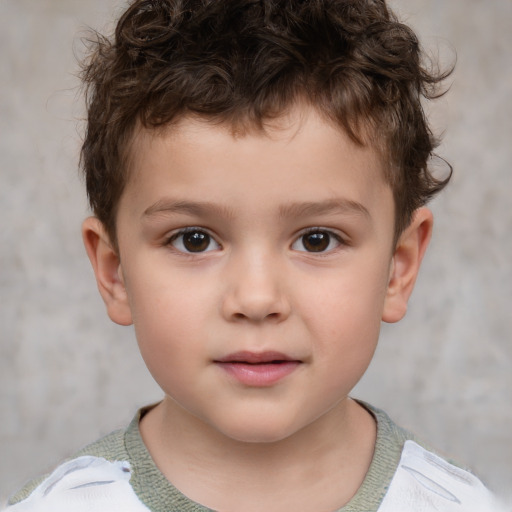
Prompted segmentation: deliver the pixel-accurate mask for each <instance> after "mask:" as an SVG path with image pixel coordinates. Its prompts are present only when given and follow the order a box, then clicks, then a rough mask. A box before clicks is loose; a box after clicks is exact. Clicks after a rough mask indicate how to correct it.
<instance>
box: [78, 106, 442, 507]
mask: <svg viewBox="0 0 512 512" xmlns="http://www.w3.org/2000/svg"><path fill="white" fill-rule="evenodd" d="M130 171H131V174H130V179H129V181H128V184H127V187H126V190H125V191H124V193H123V196H122V198H121V201H120V205H119V212H118V218H117V233H118V247H119V252H116V250H115V249H114V248H113V247H114V246H113V244H112V243H111V241H110V240H109V238H108V236H107V235H106V232H105V230H104V229H103V226H102V225H101V223H100V222H99V221H98V220H97V219H95V218H89V219H87V220H86V221H85V222H84V226H83V235H84V241H85V246H86V249H87V252H88V254H89V257H90V259H91V262H92V265H93V268H94V270H95V273H96V278H97V282H98V287H99V290H100V293H101V294H102V297H103V299H104V301H105V303H106V306H107V311H108V314H109V316H110V318H111V319H112V320H113V321H114V322H116V323H119V324H122V325H129V324H132V323H133V324H134V326H135V331H136V335H137V340H138V343H139V347H140V350H141V353H142V356H143V358H144V360H145V362H146V364H147V366H148V368H149V370H150V372H151V373H152V375H153V377H154V378H155V380H156V381H157V383H158V384H159V385H160V387H161V388H162V390H163V391H164V393H165V397H164V399H163V401H162V402H161V403H160V404H159V405H158V406H157V407H156V408H154V409H152V410H151V411H150V412H149V413H148V414H147V415H146V416H145V417H144V419H143V420H142V422H141V433H142V436H143V439H144V442H145V443H146V445H147V447H148V449H149V451H150V453H151V455H152V457H153V458H154V460H155V462H156V464H157V465H158V467H159V468H160V470H161V471H162V472H163V474H164V475H165V476H166V477H167V478H168V479H169V480H170V481H171V482H172V483H173V484H174V485H175V486H176V487H178V489H180V490H181V491H182V492H183V493H184V494H186V495H188V496H189V497H191V498H192V499H194V500H195V501H198V502H200V503H202V504H204V505H206V506H208V507H211V508H214V509H220V510H223V511H235V510H245V511H251V510H266V511H270V512H272V511H281V510H290V509H292V510H315V511H330V510H335V509H337V508H339V507H341V506H342V505H344V504H345V503H347V502H348V501H349V500H350V498H351V497H352V496H353V495H354V494H355V492H356V491H357V489H358V488H359V486H360V485H361V483H362V481H363V479H364V476H365V474H366V472H367V470H368V467H369V465H370V462H371V458H372V454H373V449H374V445H375V435H376V426H375V422H374V420H373V418H372V416H370V414H369V413H368V412H367V411H366V410H364V409H363V408H362V407H361V406H359V405H358V404H357V403H356V402H354V401H352V400H351V399H350V398H348V395H349V393H350V391H351V390H352V388H353V387H354V386H355V384H356V383H357V382H358V380H359V379H360V378H361V376H362V375H363V374H364V372H365V371H366V369H367V367H368V365H369V363H370V361H371V359H372V356H373V353H374V350H375V348H376V344H377V340H378V335H379V329H380V324H381V321H386V322H396V321H398V320H400V319H401V318H402V317H403V315H404V314H405V312H406V308H407V301H408V298H409V296H410V293H411V291H412V288H413V286H414V282H415V279H416V276H417V273H418V269H419V266H420V262H421V259H422V256H423V253H424V251H425V249H426V247H427V245H428V241H429V238H430V234H431V230H432V214H431V213H430V211H429V210H427V209H424V208H422V209H419V210H418V211H417V212H416V213H415V215H414V218H413V220H412V222H411V224H410V225H409V227H408V228H407V229H406V231H405V232H404V233H403V234H402V236H401V237H400V239H399V241H398V243H397V245H396V246H394V245H393V227H394V214H395V213H394V204H393V197H392V191H391V189H390V187H389V186H388V185H387V184H386V183H385V181H384V178H383V176H384V172H383V169H382V163H381V159H380V158H379V155H378V154H377V152H376V151H375V150H374V149H373V148H371V147H361V146H357V145H356V144H355V143H354V142H352V141H351V140H350V139H349V137H348V136H347V135H346V134H345V133H344V132H342V131H340V130H339V129H338V128H336V127H334V126H333V125H331V124H330V123H328V122H326V121H325V120H324V119H323V118H322V117H320V115H318V114H317V113H316V111H315V110H313V109H311V108H308V107H305V106H302V105H297V106H295V107H294V108H293V109H291V110H290V112H288V113H287V114H286V115H285V116H282V117H281V118H280V119H279V120H277V121H274V122H273V123H272V124H269V125H268V126H267V127H266V130H265V131H264V132H263V131H255V130H254V131H248V132H247V133H245V134H243V135H236V134H234V133H233V132H232V130H230V128H229V127H228V126H224V125H213V124H209V123H207V122H206V121H205V120H201V119H197V118H196V119H193V118H184V119H182V120H180V121H179V122H178V123H177V124H176V125H174V126H172V127H169V128H168V129H166V130H165V131H163V132H159V133H155V132H149V131H146V130H142V129H141V130H140V131H139V132H138V134H137V136H136V137H135V140H134V142H133V151H132V165H131V170H130ZM184 229H187V230H188V234H186V235H183V230H184ZM191 230H192V233H190V231H191ZM194 237H195V238H199V239H200V240H202V242H201V243H199V245H197V246H194V245H193V241H194ZM320 238H321V239H323V241H322V240H321V241H320V242H319V239H320ZM315 243H316V244H317V245H316V246H315ZM322 244H324V245H322ZM191 247H193V249H194V251H196V248H197V247H199V248H200V250H199V251H198V252H190V248H191ZM315 248H316V250H315ZM318 248H320V250H318ZM239 351H246V352H249V353H250V354H262V353H265V352H268V351H273V352H276V351H277V352H279V353H280V354H284V355H285V356H286V357H287V358H288V359H290V360H292V361H293V362H294V367H293V369H292V370H291V372H290V373H288V374H286V375H285V376H284V377H283V378H279V379H278V380H277V381H276V382H271V383H270V384H268V383H267V384H265V385H259V384H258V385H253V384H251V383H249V384H247V382H242V381H240V379H237V378H236V376H233V374H232V373H230V372H229V371H227V370H226V368H225V366H224V365H223V364H221V363H219V361H222V360H224V359H225V358H228V359H229V357H230V354H233V353H236V352H239Z"/></svg>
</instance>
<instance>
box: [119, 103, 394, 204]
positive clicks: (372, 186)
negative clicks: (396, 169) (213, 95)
mask: <svg viewBox="0 0 512 512" xmlns="http://www.w3.org/2000/svg"><path fill="white" fill-rule="evenodd" d="M242 128H243V129H242ZM129 162H130V165H129V167H130V171H129V179H128V183H127V186H126V189H125V192H124V194H123V197H122V198H121V203H120V205H119V206H120V208H123V207H124V206H123V204H124V205H126V203H127V201H126V198H127V197H128V198H129V199H130V205H131V206H130V207H131V208H133V207H136V208H137V209H139V210H140V209H141V208H144V209H147V208H148V207H150V206H151V204H148V203H151V202H153V203H155V202H158V201H159V200H165V197H164V196H173V197H178V196H182V197H183V198H184V199H186V200H189V199H190V200H193V201H205V200H210V201H215V202H218V203H221V202H225V203H227V202H229V203H230V204H231V205H236V204H238V205H239V206H240V208H241V209H244V210H248V209H250V206H251V205H252V207H253V210H254V211H255V210H256V204H258V202H260V203H261V201H264V202H265V204H266V205H269V206H270V205H272V206H275V208H276V209H281V210H282V209H283V208H286V204H285V203H290V202H293V201H297V202H303V203H313V202H315V201H324V202H325V201H332V200H333V199H334V200H336V199H337V197H343V199H344V200H347V201H349V202H350V201H352V202H353V203H360V204H363V203H368V205H369V207H368V208H369V209H371V207H372V205H373V204H374V203H375V204H377V203H378V201H376V197H374V196H377V195H379V194H381V193H382V192H384V194H385V195H389V193H390V191H389V187H388V186H387V185H386V183H385V180H384V172H383V170H382V167H383V166H382V159H381V158H380V154H379V152H378V151H376V150H375V149H374V148H373V147H371V146H369V145H361V144H357V143H355V142H354V141H353V140H352V139H351V138H350V137H349V136H348V135H347V134H346V133H345V132H344V131H343V130H342V129H341V128H339V127H337V126H335V125H334V124H333V123H331V122H329V121H327V120H326V119H325V117H323V116H321V115H320V114H319V113H318V112H317V111H316V110H314V109H312V108H307V107H295V108H294V109H291V110H290V111H288V112H286V113H285V114H283V115H282V116H279V117H277V118H275V119H272V120H269V121H266V122H265V123H264V124H263V125H262V126H261V127H258V126H244V127H241V126H234V125H233V124H232V123H226V122H216V121H214V120H211V119H204V118H200V117H192V116H187V117H183V118H181V119H179V120H177V121H176V122H175V123H173V124H172V125H169V126H166V127H164V128H161V129H158V130H155V129H153V130H149V129H145V128H142V127H139V128H138V129H137V131H136V134H135V136H134V139H133V141H132V145H131V148H130V159H129ZM365 208H366V207H365Z"/></svg>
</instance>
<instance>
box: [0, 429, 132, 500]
mask: <svg viewBox="0 0 512 512" xmlns="http://www.w3.org/2000/svg"><path fill="white" fill-rule="evenodd" d="M124 433H125V431H124V430H116V431H114V432H111V433H110V434H108V435H106V436H104V437H102V438H100V439H98V440H97V441H95V442H93V443H91V444H89V445H88V446H86V447H85V448H83V449H81V450H80V451H79V452H78V453H76V454H75V455H74V456H73V457H72V458H70V459H68V460H66V461H64V462H63V463H62V464H61V465H60V466H59V467H58V468H57V469H56V470H55V471H53V472H52V473H51V474H47V475H44V476H42V477H39V478H36V479H34V480H31V481H30V482H28V483H27V484H26V485H25V486H24V487H23V488H22V489H20V490H19V491H18V492H17V493H16V494H14V495H13V496H12V497H11V498H10V500H9V505H15V504H17V503H19V502H21V501H24V500H26V499H27V498H28V497H29V496H31V495H32V494H33V493H34V492H35V491H36V489H40V490H41V489H42V487H41V486H42V485H43V484H44V483H45V482H46V493H47V494H49V491H48V482H50V483H51V482H52V481H53V482H56V481H57V480H58V479H59V475H61V474H62V472H63V470H66V471H68V470H69V474H70V475H71V474H73V473H74V476H77V475H78V474H80V475H81V476H83V475H84V473H83V470H84V469H85V468H86V467H89V469H90V470H94V471H93V473H95V472H96V470H98V469H100V470H101V467H102V466H101V464H99V463H97V462H101V461H105V463H107V462H110V463H112V462H115V461H128V455H127V453H126V449H125V447H124ZM94 459H98V460H97V461H96V463H95V462H93V460H94ZM75 461H78V462H75ZM105 468H106V466H103V469H105ZM113 468H114V466H113V467H112V469H113ZM119 469H120V467H119ZM76 471H78V473H76ZM52 477H53V478H52ZM55 487H57V486H55ZM7 510H11V508H8V509H7ZM15 510H17V509H15ZM20 510H21V509H20Z"/></svg>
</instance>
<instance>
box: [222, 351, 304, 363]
mask: <svg viewBox="0 0 512 512" xmlns="http://www.w3.org/2000/svg"><path fill="white" fill-rule="evenodd" d="M283 361H298V360H297V359H295V358H293V357H290V356H288V355H286V354H283V353H282V352H276V351H273V350H272V351H265V352H250V351H247V350H242V351H239V352H233V353H232V354H229V355H227V356H225V357H222V358H220V359H216V360H215V362H217V363H248V364H263V363H276V362H283Z"/></svg>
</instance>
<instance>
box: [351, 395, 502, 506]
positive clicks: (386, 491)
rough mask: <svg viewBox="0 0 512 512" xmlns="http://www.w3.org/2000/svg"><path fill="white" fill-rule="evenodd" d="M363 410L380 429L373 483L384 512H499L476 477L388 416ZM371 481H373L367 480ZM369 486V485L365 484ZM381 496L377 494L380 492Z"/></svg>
mask: <svg viewBox="0 0 512 512" xmlns="http://www.w3.org/2000/svg"><path fill="white" fill-rule="evenodd" d="M360 404H361V405H362V406H363V407H365V408H366V409H367V410H368V411H370V412H371V413H372V414H373V415H374V417H375V419H376V421H377V424H378V431H377V443H376V446H375V453H374V460H373V462H372V466H371V467H370V471H369V474H368V475H367V477H369V476H370V474H372V476H373V478H372V480H371V482H366V483H371V484H372V486H371V489H367V491H368V494H371V493H376V495H377V496H379V499H378V501H379V504H378V506H377V507H375V508H374V510H378V512H410V511H411V510H414V511H415V512H433V511H436V510H442V511H443V512H452V511H453V512H491V511H492V512H499V511H501V510H503V509H502V508H500V507H499V505H498V504H497V503H496V501H495V497H494V495H493V494H492V493H491V492H490V491H489V490H488V489H487V488H486V487H485V486H484V484H483V483H482V482H481V481H480V480H479V479H478V478H477V477H476V476H474V475H473V474H472V473H470V472H469V471H467V470H465V469H463V468H462V467H459V466H457V465H456V464H455V463H454V462H453V461H448V460H446V459H445V458H443V457H441V456H440V455H439V454H438V453H436V452H435V451H434V450H433V449H432V448H431V447H429V446H428V445H427V444H425V443H423V442H422V441H421V440H419V439H418V438H417V437H416V436H415V435H414V434H412V433H411V432H409V431H408V430H406V429H403V428H401V427H399V426H398V425H396V424H395V423H394V422H393V421H392V420H391V419H390V418H389V416H388V415H387V414H386V413H385V412H384V411H382V410H380V409H377V408H375V407H373V406H371V405H369V404H366V403H362V402H360ZM367 480H368V478H367ZM363 485H364V484H363ZM376 491H377V492H376ZM358 510H360V509H358Z"/></svg>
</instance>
